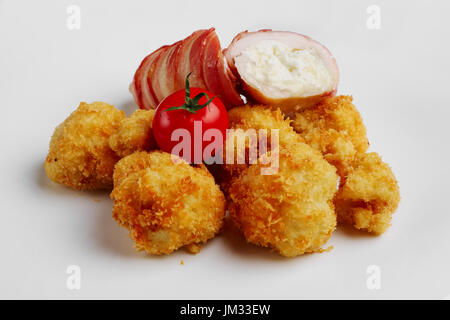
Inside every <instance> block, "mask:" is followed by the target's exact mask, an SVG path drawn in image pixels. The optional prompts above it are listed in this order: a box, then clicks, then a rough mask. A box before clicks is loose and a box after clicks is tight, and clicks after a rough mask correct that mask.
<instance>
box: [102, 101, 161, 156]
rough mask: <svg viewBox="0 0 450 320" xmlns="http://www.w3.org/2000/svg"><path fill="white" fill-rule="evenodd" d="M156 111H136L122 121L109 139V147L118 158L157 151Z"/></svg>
mask: <svg viewBox="0 0 450 320" xmlns="http://www.w3.org/2000/svg"><path fill="white" fill-rule="evenodd" d="M154 115H155V110H136V111H135V112H134V113H133V114H132V115H131V116H129V117H127V118H124V119H122V121H120V125H119V129H118V130H117V131H116V132H115V133H113V134H112V135H111V137H110V138H109V146H110V147H111V149H113V150H114V151H115V152H116V153H117V155H118V156H120V157H125V156H128V155H130V154H132V153H133V152H135V151H150V150H153V149H156V147H157V146H156V141H155V138H154V137H153V131H152V122H153V117H154Z"/></svg>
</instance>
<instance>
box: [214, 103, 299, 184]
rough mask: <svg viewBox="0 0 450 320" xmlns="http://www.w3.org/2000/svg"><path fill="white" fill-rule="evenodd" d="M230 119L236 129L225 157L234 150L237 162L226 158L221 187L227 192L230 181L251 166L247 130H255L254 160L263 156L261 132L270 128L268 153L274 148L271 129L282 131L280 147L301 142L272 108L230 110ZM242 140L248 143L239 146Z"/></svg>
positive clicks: (248, 107) (277, 111) (247, 106)
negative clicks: (239, 156)
mask: <svg viewBox="0 0 450 320" xmlns="http://www.w3.org/2000/svg"><path fill="white" fill-rule="evenodd" d="M228 118H229V122H230V129H234V132H233V133H232V134H228V135H227V141H226V144H225V152H224V155H225V157H226V150H229V149H231V148H233V149H234V158H233V159H234V162H233V163H226V160H227V159H226V158H224V165H223V168H222V171H221V172H220V174H219V176H218V179H219V181H220V184H221V187H222V189H223V190H224V191H225V192H226V191H227V189H228V187H229V185H230V182H231V180H232V179H233V178H234V177H237V176H239V174H240V173H241V172H242V171H243V170H245V169H246V168H247V167H248V166H249V164H250V161H249V160H250V157H249V155H250V151H249V149H250V139H249V138H248V135H246V131H247V130H249V129H253V130H255V133H256V136H257V139H256V140H255V141H254V143H256V145H252V147H253V146H254V147H255V148H254V149H253V150H255V157H254V158H253V159H254V160H256V159H257V157H258V155H259V154H260V153H261V152H260V151H261V150H260V149H259V139H260V138H261V136H260V132H259V130H260V129H267V139H266V141H267V151H270V150H271V147H272V146H271V138H272V134H271V133H272V131H271V130H272V129H278V130H279V131H278V138H279V140H278V145H283V146H284V145H287V144H291V143H296V142H299V141H301V138H300V136H299V135H298V134H296V133H295V131H294V130H293V128H292V127H291V126H290V120H289V119H284V116H283V114H282V113H281V111H280V110H279V109H274V108H273V109H272V108H270V107H268V106H263V105H244V106H241V107H236V108H233V109H231V110H230V111H229V112H228ZM239 139H242V141H245V144H242V145H241V144H239V143H238V141H239ZM238 155H242V156H241V160H242V161H241V162H244V163H238V162H237V159H238Z"/></svg>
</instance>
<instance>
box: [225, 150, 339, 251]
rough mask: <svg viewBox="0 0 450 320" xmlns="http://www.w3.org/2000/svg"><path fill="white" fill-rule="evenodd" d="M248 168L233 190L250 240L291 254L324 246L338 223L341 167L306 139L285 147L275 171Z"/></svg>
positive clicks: (235, 216) (233, 205)
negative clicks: (336, 203) (335, 202)
mask: <svg viewBox="0 0 450 320" xmlns="http://www.w3.org/2000/svg"><path fill="white" fill-rule="evenodd" d="M262 166H263V165H261V164H255V165H251V166H249V167H248V168H246V169H245V170H244V171H243V172H242V173H241V174H240V175H239V176H238V177H236V178H235V179H233V181H232V183H231V187H230V189H229V198H230V203H229V207H228V209H229V211H230V216H231V218H232V220H233V221H234V222H235V224H236V225H237V226H238V228H239V229H240V230H241V231H242V233H243V234H244V236H245V238H246V239H247V241H248V242H249V243H253V244H256V245H260V246H263V247H271V248H274V249H275V250H276V251H278V252H279V253H280V254H281V255H283V256H286V257H294V256H297V255H301V254H304V253H307V252H318V251H321V247H322V246H323V245H324V244H325V243H326V242H327V240H328V239H329V238H330V236H331V233H332V232H333V230H334V229H335V227H336V214H335V212H334V207H333V203H332V201H333V196H334V194H335V192H336V185H337V180H338V177H337V174H336V169H335V168H334V167H333V166H332V165H330V164H329V163H328V162H327V161H326V160H325V159H323V157H322V155H321V154H320V153H319V152H318V151H317V150H314V149H313V148H311V147H310V146H308V145H307V144H305V143H302V142H298V143H295V144H291V145H289V147H286V148H285V147H281V148H280V154H279V169H278V172H277V173H276V174H273V175H262V174H261V172H260V169H261V167H262Z"/></svg>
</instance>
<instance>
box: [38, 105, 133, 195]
mask: <svg viewBox="0 0 450 320" xmlns="http://www.w3.org/2000/svg"><path fill="white" fill-rule="evenodd" d="M124 117H125V114H124V113H123V111H119V110H117V109H116V108H114V107H113V106H112V105H109V104H107V103H104V102H93V103H91V104H87V103H85V102H81V103H80V105H79V107H78V108H77V109H76V110H75V111H74V112H72V114H71V115H70V116H69V117H68V118H67V119H66V120H65V121H64V122H63V123H61V124H60V125H59V126H58V127H57V128H56V129H55V131H54V133H53V136H52V138H51V140H50V147H49V152H48V155H47V158H46V159H45V162H44V169H45V172H46V173H47V176H48V177H49V178H50V179H51V180H53V181H54V182H57V183H60V184H63V185H66V186H68V187H71V188H74V189H77V190H84V189H86V190H97V189H110V188H112V185H113V181H112V175H113V169H114V165H115V163H116V162H117V161H118V160H119V157H118V156H117V155H116V154H115V153H114V151H112V150H111V149H110V147H109V137H110V136H111V134H113V132H114V131H116V130H117V128H118V127H119V123H120V121H121V120H122V119H123V118H124Z"/></svg>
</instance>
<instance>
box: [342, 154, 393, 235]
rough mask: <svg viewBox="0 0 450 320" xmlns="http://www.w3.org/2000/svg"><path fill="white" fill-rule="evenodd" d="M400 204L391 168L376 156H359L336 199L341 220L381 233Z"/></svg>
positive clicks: (358, 227) (356, 226) (359, 227)
mask: <svg viewBox="0 0 450 320" xmlns="http://www.w3.org/2000/svg"><path fill="white" fill-rule="evenodd" d="M399 201H400V191H399V187H398V184H397V180H396V179H395V176H394V174H393V173H392V170H391V168H390V167H389V166H388V165H387V164H386V163H384V162H383V161H382V160H381V157H380V156H379V155H378V154H377V153H375V152H372V153H364V154H358V155H357V157H356V160H355V162H354V163H353V165H352V168H351V169H350V170H349V174H348V176H347V177H346V179H345V180H344V181H343V182H342V185H341V187H340V189H339V191H338V193H337V194H336V197H335V206H336V212H337V214H338V219H339V221H343V222H347V223H350V224H352V225H353V226H354V227H355V228H356V229H362V230H366V231H368V232H371V233H374V234H382V233H383V232H384V231H386V229H387V228H388V227H389V226H390V222H391V217H392V214H393V213H394V211H395V210H396V209H397V206H398V203H399Z"/></svg>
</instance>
